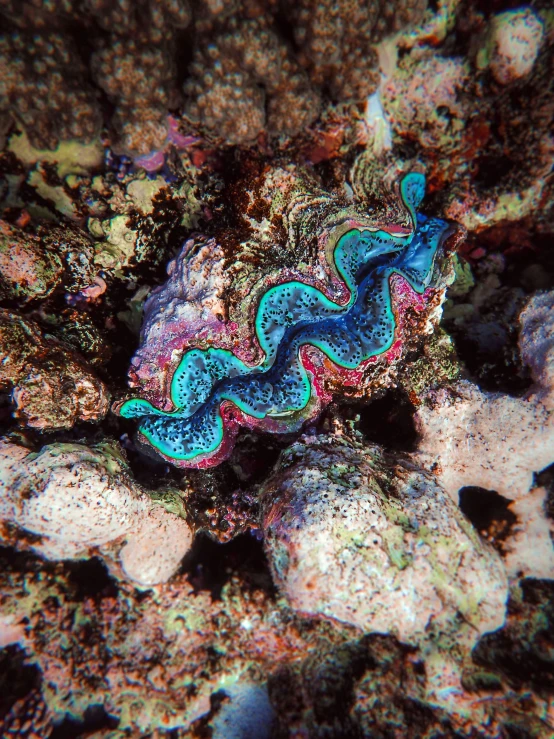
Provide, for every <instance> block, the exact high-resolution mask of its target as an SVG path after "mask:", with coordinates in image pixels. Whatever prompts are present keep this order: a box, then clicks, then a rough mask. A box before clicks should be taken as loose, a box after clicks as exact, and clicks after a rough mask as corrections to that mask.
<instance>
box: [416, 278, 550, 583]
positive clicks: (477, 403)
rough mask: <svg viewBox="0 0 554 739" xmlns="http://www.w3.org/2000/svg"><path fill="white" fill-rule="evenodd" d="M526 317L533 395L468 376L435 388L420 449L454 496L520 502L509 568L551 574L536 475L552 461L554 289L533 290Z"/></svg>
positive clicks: (420, 417)
mask: <svg viewBox="0 0 554 739" xmlns="http://www.w3.org/2000/svg"><path fill="white" fill-rule="evenodd" d="M520 321H521V333H520V339H519V345H520V351H521V355H522V357H523V359H524V361H525V362H526V363H527V364H528V365H529V367H530V369H531V373H532V377H533V380H534V381H535V384H534V385H533V387H532V388H531V390H530V391H529V393H528V394H527V396H526V397H525V398H514V397H511V396H509V395H503V394H500V393H489V392H483V391H482V390H480V389H479V388H478V387H477V386H476V385H474V384H473V383H471V382H468V381H462V382H459V383H457V384H456V385H454V386H452V387H450V388H446V389H441V390H439V391H431V392H430V393H429V394H428V396H427V398H426V402H425V403H424V405H423V406H421V407H420V408H419V410H418V411H417V413H416V416H415V420H416V424H417V427H418V431H419V434H420V439H419V445H418V449H419V451H418V455H417V456H418V461H419V463H420V464H422V465H424V466H426V467H428V468H431V469H433V470H434V472H435V474H436V475H437V477H438V479H439V480H440V482H441V484H442V485H443V486H444V487H445V489H446V490H447V491H448V492H449V494H450V495H451V497H452V498H453V499H454V500H456V501H457V500H458V495H459V491H460V488H462V487H465V486H475V487H480V488H484V489H486V490H495V491H496V492H497V493H499V494H500V495H502V496H504V497H505V498H508V499H509V500H511V501H514V503H513V504H512V506H511V509H512V511H513V512H514V513H515V514H516V515H517V517H518V521H517V524H516V525H515V526H514V528H513V530H512V533H511V536H510V538H509V539H508V540H507V541H506V542H505V546H506V548H507V554H506V567H507V570H508V573H509V574H510V575H511V576H514V577H517V576H521V575H525V576H533V577H550V578H552V577H554V548H553V546H552V541H551V536H550V534H551V528H552V522H551V521H550V520H549V519H548V518H547V516H546V514H545V511H544V499H545V492H544V491H542V490H540V489H536V488H534V475H535V474H536V473H538V472H540V471H541V470H543V469H544V468H545V467H547V466H549V465H550V464H552V463H553V462H554V412H553V411H554V408H553V406H554V384H553V380H554V292H550V293H542V294H538V295H535V296H534V297H532V298H531V299H530V300H529V302H528V303H527V306H526V307H525V309H524V310H523V312H522V313H521V316H520Z"/></svg>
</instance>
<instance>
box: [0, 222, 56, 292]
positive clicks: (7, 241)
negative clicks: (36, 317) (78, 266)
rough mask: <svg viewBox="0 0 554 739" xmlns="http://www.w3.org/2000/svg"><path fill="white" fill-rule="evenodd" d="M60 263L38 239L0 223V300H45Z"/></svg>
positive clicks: (54, 283) (54, 286)
mask: <svg viewBox="0 0 554 739" xmlns="http://www.w3.org/2000/svg"><path fill="white" fill-rule="evenodd" d="M62 273H63V267H62V263H61V261H60V259H59V257H58V255H57V254H56V253H55V252H54V251H47V250H46V249H44V247H43V246H42V244H41V242H40V239H38V238H37V237H35V236H30V235H28V234H25V233H24V232H23V231H21V230H19V229H16V228H14V227H13V226H10V225H9V224H8V223H6V222H5V221H0V297H4V298H19V299H20V300H23V301H26V300H32V299H34V298H45V297H46V296H47V295H49V294H50V293H51V292H52V291H53V290H54V289H55V288H56V286H57V285H58V283H59V282H60V280H61V277H62Z"/></svg>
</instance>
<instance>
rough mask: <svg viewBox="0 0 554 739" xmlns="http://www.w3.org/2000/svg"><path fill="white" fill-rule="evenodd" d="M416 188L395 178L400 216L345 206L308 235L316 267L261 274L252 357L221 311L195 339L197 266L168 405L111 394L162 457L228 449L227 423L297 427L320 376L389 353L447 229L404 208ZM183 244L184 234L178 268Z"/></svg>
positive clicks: (346, 375) (318, 402) (425, 299)
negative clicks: (314, 239) (264, 278)
mask: <svg viewBox="0 0 554 739" xmlns="http://www.w3.org/2000/svg"><path fill="white" fill-rule="evenodd" d="M424 188H425V178H424V177H423V176H422V175H417V174H411V175H407V176H406V177H404V179H403V180H402V182H401V185H400V194H401V203H402V209H403V211H404V219H405V220H406V219H407V226H406V225H403V224H402V223H395V222H394V221H392V222H387V223H385V224H384V225H381V224H379V223H377V222H375V221H372V220H371V216H370V217H369V218H368V217H367V216H366V218H364V219H363V220H357V219H356V215H357V214H355V213H352V214H349V213H348V211H346V212H344V213H342V214H341V216H342V217H341V218H340V220H339V221H338V222H336V223H335V224H334V226H333V227H331V228H329V229H328V230H324V231H323V232H322V234H321V236H320V237H319V238H318V251H319V260H318V264H317V267H316V265H313V266H312V267H311V269H310V267H308V270H307V271H306V272H304V273H303V274H301V275H300V274H299V271H296V270H295V269H294V268H292V269H290V270H283V271H282V272H281V274H280V275H278V276H277V279H275V280H271V281H268V282H267V283H266V284H265V286H264V289H263V290H260V291H259V297H258V298H257V299H256V300H255V301H254V300H252V301H251V305H250V313H249V315H248V316H247V324H249V326H248V328H247V330H249V331H252V334H253V336H252V338H251V340H250V343H251V346H252V348H254V347H256V348H257V353H258V354H259V355H261V357H262V358H261V361H258V362H253V361H252V357H248V356H245V355H244V354H242V356H241V352H240V351H239V350H238V345H239V341H240V329H239V327H238V324H237V322H235V321H232V320H228V321H225V320H223V322H222V324H221V328H220V336H217V334H216V335H215V337H214V338H213V339H212V340H210V339H207V341H202V340H201V339H200V337H201V336H202V334H203V335H204V336H206V329H207V330H208V331H209V330H210V323H212V327H213V322H210V321H209V316H206V318H208V320H207V321H206V320H202V311H206V309H208V310H209V307H210V306H211V305H213V300H212V298H208V297H207V296H206V290H205V288H206V287H208V289H209V287H212V289H213V287H214V286H213V285H210V278H211V277H212V273H214V270H208V271H206V270H203V272H200V273H197V275H195V276H194V279H193V284H194V282H196V283H197V285H198V283H199V282H200V280H201V279H202V275H205V276H206V277H207V278H208V279H207V284H206V285H205V287H204V288H203V289H202V288H201V290H200V306H198V308H200V316H201V320H200V321H199V322H196V321H195V322H194V323H191V324H189V326H187V327H186V328H185V331H186V334H185V336H188V337H190V338H188V341H187V342H186V343H185V341H183V338H184V337H179V338H181V344H180V346H179V347H178V351H179V350H180V351H181V352H183V350H185V349H186V351H184V352H183V353H182V355H181V358H180V361H179V364H178V366H177V367H176V368H175V370H174V371H173V374H172V378H171V384H170V392H169V395H170V401H171V406H172V407H171V409H168V410H166V409H165V408H166V407H167V406H166V404H161V403H160V404H159V405H161V406H162V407H161V408H160V407H156V405H153V404H152V403H150V402H149V401H147V400H142V399H132V400H128V401H126V402H125V403H123V404H122V405H119V406H117V408H118V410H119V412H120V413H121V415H123V416H124V417H126V418H138V419H139V431H140V438H141V440H145V441H146V442H148V443H149V444H150V445H151V446H152V447H154V449H155V450H156V451H157V452H158V453H160V454H161V455H162V456H163V457H165V458H166V459H168V460H170V461H171V462H173V463H174V464H178V465H179V464H181V465H183V466H193V467H205V466H211V465H214V464H218V463H219V462H221V461H222V460H223V459H225V458H226V457H227V456H228V455H229V454H230V452H231V451H232V447H233V442H234V439H235V437H236V434H237V432H238V428H239V426H241V425H244V426H247V427H250V428H257V429H262V430H265V431H271V432H277V433H279V432H281V433H283V432H287V431H291V430H293V431H294V430H298V429H299V428H300V427H301V426H302V424H303V423H304V422H305V421H306V420H308V419H313V418H314V417H315V416H316V415H317V414H318V412H319V411H320V410H321V408H322V407H324V406H325V405H326V404H327V403H328V402H329V401H330V399H331V394H330V392H329V389H328V382H327V378H328V377H331V378H333V379H334V381H335V384H336V385H338V386H340V385H346V386H356V385H358V384H359V383H360V382H361V380H362V378H363V376H364V373H365V371H366V368H368V367H369V366H371V365H372V364H374V363H375V362H376V361H378V359H379V357H381V356H384V358H385V360H386V361H394V360H396V359H398V358H399V357H400V356H401V345H402V335H401V331H400V330H399V329H404V330H406V329H408V326H407V324H406V321H405V315H404V311H405V310H406V307H407V306H408V305H409V306H410V307H411V308H412V310H414V311H415V312H416V313H417V312H419V313H421V312H424V311H425V310H428V309H429V306H430V305H431V303H432V302H433V297H435V296H436V291H437V289H438V290H440V287H441V277H440V271H439V270H437V269H436V262H437V261H440V259H441V256H443V254H444V247H445V243H446V242H448V240H449V238H450V237H451V236H452V235H453V233H454V232H455V229H454V228H453V227H451V226H450V225H449V224H448V223H446V222H445V221H441V220H439V219H434V218H427V217H426V216H423V215H421V214H417V215H416V212H415V209H416V208H417V207H418V206H419V205H420V203H421V201H422V199H423V196H424ZM360 206H362V207H363V203H360ZM201 248H202V247H201ZM195 251H196V250H195V248H194V246H192V247H191V245H190V244H188V245H186V246H185V255H186V256H185V258H184V259H183V258H180V259H179V262H180V263H181V269H183V268H184V269H185V270H186V269H187V267H188V264H187V262H188V261H189V260H191V259H192V260H194V258H195ZM212 254H213V252H212V250H210V252H209V258H210V257H211V255H212ZM317 268H319V271H317ZM171 269H172V271H173V272H175V267H172V268H171ZM295 272H296V274H295ZM435 273H436V274H438V281H437V279H434V275H435ZM239 280H240V277H239ZM258 290H259V288H258ZM169 292H170V294H171V290H170V291H169ZM162 294H163V289H162ZM162 294H158V296H156V297H157V299H158V301H160V300H163V297H162ZM156 297H153V298H151V301H152V302H153V301H154V300H156ZM198 308H197V310H198ZM147 310H148V309H147ZM165 312H166V311H165V310H164V313H165ZM225 312H226V311H225ZM222 337H224V338H223V340H222ZM168 338H169V337H168ZM229 340H231V341H232V342H233V345H231V346H230V345H229ZM175 348H177V347H175ZM166 351H167V350H166ZM164 406H165V407H164Z"/></svg>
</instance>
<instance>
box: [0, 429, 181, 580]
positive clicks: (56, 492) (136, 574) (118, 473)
mask: <svg viewBox="0 0 554 739" xmlns="http://www.w3.org/2000/svg"><path fill="white" fill-rule="evenodd" d="M0 520H2V521H4V522H5V523H8V524H12V525H15V526H16V527H17V528H18V529H20V530H22V531H23V532H26V533H27V534H31V535H33V537H32V538H33V540H34V539H35V538H36V541H33V543H32V544H31V548H32V549H33V550H34V551H36V552H37V553H39V554H41V555H42V556H43V557H45V558H46V559H50V560H58V559H72V558H81V557H88V556H91V555H92V554H93V553H94V552H93V550H95V549H97V550H98V551H99V553H100V554H103V555H104V556H105V557H106V561H107V563H108V565H110V566H111V567H112V568H113V569H115V572H116V573H117V574H119V572H120V568H121V570H122V572H123V573H124V575H125V576H127V577H128V578H130V579H131V580H133V581H135V582H136V583H138V584H139V585H142V586H150V585H155V584H158V583H161V582H165V581H166V580H168V579H169V577H171V575H172V574H173V573H174V571H175V570H176V568H177V567H178V566H179V563H180V561H181V559H182V557H183V556H184V554H185V553H186V552H187V550H188V549H189V548H190V545H191V542H192V532H191V530H190V528H189V526H188V524H187V523H186V522H185V521H184V520H183V519H181V518H179V517H178V516H175V515H174V514H172V513H168V512H167V511H166V510H165V509H163V508H161V507H160V506H155V505H154V504H153V502H152V501H151V500H150V498H149V497H148V496H147V495H146V493H145V492H144V491H142V490H141V489H140V488H139V486H138V485H137V484H136V483H134V482H133V481H132V479H131V478H130V476H129V475H128V474H127V469H126V465H125V463H124V461H123V459H122V458H121V456H120V454H119V452H118V450H117V448H116V447H115V446H112V445H106V444H104V445H99V446H97V447H92V448H89V447H86V446H83V445H81V444H51V445H49V446H45V447H43V449H41V451H40V452H38V453H30V452H29V451H28V450H27V449H25V448H23V447H21V446H19V445H17V444H14V443H12V442H10V441H7V440H0ZM21 539H22V540H24V539H25V537H21ZM117 550H119V554H118V557H117V559H116V560H114V559H113V557H112V556H111V555H112V553H113V552H114V551H117Z"/></svg>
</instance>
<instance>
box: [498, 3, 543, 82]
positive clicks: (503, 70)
mask: <svg viewBox="0 0 554 739" xmlns="http://www.w3.org/2000/svg"><path fill="white" fill-rule="evenodd" d="M543 36H544V29H543V24H542V21H541V20H540V18H538V17H537V15H535V13H534V12H533V10H532V9H531V8H529V7H527V8H525V7H523V8H520V9H518V10H511V11H510V10H509V11H507V12H505V13H499V14H498V15H496V16H494V17H493V19H492V21H491V28H490V37H489V44H490V45H491V51H490V62H489V64H490V70H491V72H492V75H493V77H494V79H495V80H496V81H497V82H498V83H500V84H501V85H508V84H510V82H515V81H516V80H518V79H520V78H521V77H525V76H526V75H528V74H529V72H530V71H531V69H532V68H533V64H534V63H535V61H536V59H537V56H538V53H539V49H540V45H541V43H542V40H543Z"/></svg>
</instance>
